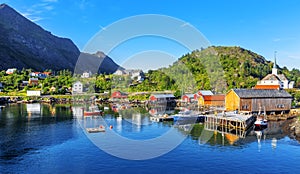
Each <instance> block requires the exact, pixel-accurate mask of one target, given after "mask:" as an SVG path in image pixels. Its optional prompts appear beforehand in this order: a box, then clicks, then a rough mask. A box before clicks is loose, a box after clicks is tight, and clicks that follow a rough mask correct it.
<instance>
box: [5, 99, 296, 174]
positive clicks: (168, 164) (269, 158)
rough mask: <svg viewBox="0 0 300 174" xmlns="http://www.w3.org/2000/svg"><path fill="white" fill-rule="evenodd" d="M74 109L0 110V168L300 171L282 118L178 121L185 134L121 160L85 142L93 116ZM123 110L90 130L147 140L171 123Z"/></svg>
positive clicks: (24, 170) (35, 170)
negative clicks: (262, 124)
mask: <svg viewBox="0 0 300 174" xmlns="http://www.w3.org/2000/svg"><path fill="white" fill-rule="evenodd" d="M74 108H75V107H70V106H55V107H54V106H50V105H40V104H27V105H26V104H22V105H20V104H19V105H17V104H15V105H9V106H8V105H7V106H6V107H5V108H4V109H2V110H0V173H71V172H72V173H103V172H105V173H299V172H300V165H299V161H300V145H299V143H298V142H297V141H296V140H292V139H290V138H289V137H288V136H287V135H286V133H285V132H284V131H283V130H282V129H281V127H282V125H284V124H285V123H284V122H271V123H270V124H269V127H268V128H267V129H265V130H264V131H263V132H259V131H256V132H255V131H252V130H251V131H249V132H248V133H245V132H236V135H239V136H236V135H232V134H222V133H220V132H218V131H210V130H208V127H206V125H204V124H196V125H195V126H194V128H193V129H192V131H191V133H188V132H186V131H185V127H184V126H181V127H180V126H179V128H178V127H176V128H175V129H176V130H177V132H178V135H182V136H184V135H186V134H187V135H188V136H187V138H186V139H185V140H184V141H183V142H182V143H181V144H180V145H179V146H177V147H176V148H175V149H173V150H172V151H170V152H169V153H166V154H165V155H163V156H160V157H157V158H153V159H149V160H125V159H120V158H117V157H115V156H111V155H109V154H107V153H106V152H104V151H102V150H101V149H99V148H98V147H97V146H95V145H94V143H93V142H92V141H90V139H89V138H88V137H87V135H86V133H85V131H84V130H83V129H82V128H81V126H82V125H83V124H89V126H93V124H94V123H93V121H91V122H84V123H83V122H80V121H79V120H78V118H76V117H75V116H74V115H76V114H77V115H78V114H80V110H78V109H77V110H76V109H74ZM72 110H73V111H74V112H72ZM122 116H123V120H121V121H120V120H117V119H116V117H115V116H114V115H110V114H106V115H105V116H104V117H103V118H104V120H105V123H106V124H108V125H112V126H113V130H107V132H106V133H98V134H94V135H95V136H97V137H96V138H98V139H99V140H101V136H102V137H103V139H105V136H108V135H110V132H111V131H113V132H115V133H117V134H119V135H122V136H124V137H127V138H130V139H135V140H141V139H151V138H155V137H157V136H160V135H162V134H164V133H165V132H166V131H168V130H169V129H170V128H171V126H172V123H156V122H151V121H150V120H149V116H147V114H140V115H138V114H135V115H133V116H130V115H129V116H128V114H126V113H124V114H123V115H122ZM81 121H82V120H81ZM132 123H134V124H132ZM136 123H138V124H136ZM97 124H98V123H97ZM245 134H247V135H246V136H245ZM113 143H118V142H113ZM111 146H113V145H111ZM125 148H127V147H125ZM128 148H130V147H128Z"/></svg>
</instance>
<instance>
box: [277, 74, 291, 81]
mask: <svg viewBox="0 0 300 174" xmlns="http://www.w3.org/2000/svg"><path fill="white" fill-rule="evenodd" d="M277 77H278V78H279V79H280V80H281V81H284V80H288V79H287V78H286V77H285V75H284V74H278V75H277Z"/></svg>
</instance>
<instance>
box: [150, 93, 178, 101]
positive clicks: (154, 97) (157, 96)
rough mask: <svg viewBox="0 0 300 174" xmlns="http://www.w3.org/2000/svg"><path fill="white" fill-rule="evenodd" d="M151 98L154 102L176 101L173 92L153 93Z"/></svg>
mask: <svg viewBox="0 0 300 174" xmlns="http://www.w3.org/2000/svg"><path fill="white" fill-rule="evenodd" d="M149 99H150V101H152V102H170V101H175V96H174V95H173V94H152V95H151V96H150V97H149Z"/></svg>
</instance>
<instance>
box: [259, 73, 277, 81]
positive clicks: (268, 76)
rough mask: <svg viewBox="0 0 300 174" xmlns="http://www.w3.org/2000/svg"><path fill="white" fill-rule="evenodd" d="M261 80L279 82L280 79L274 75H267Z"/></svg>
mask: <svg viewBox="0 0 300 174" xmlns="http://www.w3.org/2000/svg"><path fill="white" fill-rule="evenodd" d="M262 80H278V81H280V78H279V77H278V76H276V75H275V74H268V75H267V76H266V77H264V78H263V79H262Z"/></svg>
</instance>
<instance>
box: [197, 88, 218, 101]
mask: <svg viewBox="0 0 300 174" xmlns="http://www.w3.org/2000/svg"><path fill="white" fill-rule="evenodd" d="M205 95H214V94H213V93H212V92H211V91H210V90H199V91H198V92H197V93H196V94H194V99H195V100H198V99H199V97H200V96H205Z"/></svg>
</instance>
